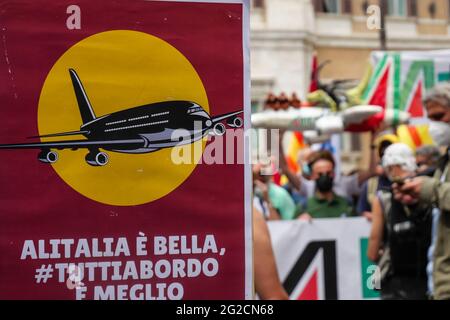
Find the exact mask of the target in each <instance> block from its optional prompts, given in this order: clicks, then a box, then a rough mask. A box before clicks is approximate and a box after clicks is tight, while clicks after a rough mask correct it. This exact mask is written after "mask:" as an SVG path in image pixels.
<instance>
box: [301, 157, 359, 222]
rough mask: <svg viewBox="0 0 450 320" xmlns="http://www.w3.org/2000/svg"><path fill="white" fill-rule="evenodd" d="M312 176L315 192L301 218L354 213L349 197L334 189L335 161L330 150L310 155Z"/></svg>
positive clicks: (339, 215)
mask: <svg viewBox="0 0 450 320" xmlns="http://www.w3.org/2000/svg"><path fill="white" fill-rule="evenodd" d="M308 166H309V167H310V171H311V178H312V179H314V181H315V186H314V193H313V195H312V196H309V197H308V199H307V202H306V205H305V206H304V207H303V208H302V210H301V212H302V215H301V216H300V219H302V220H311V219H313V218H338V217H342V216H350V215H353V209H352V207H351V204H350V202H349V200H348V199H346V198H344V197H342V196H339V195H337V194H336V193H335V192H334V191H333V181H334V177H335V172H334V170H335V162H334V158H333V155H332V154H331V153H330V152H328V151H321V152H317V153H315V154H313V155H312V156H311V157H310V162H309V164H308Z"/></svg>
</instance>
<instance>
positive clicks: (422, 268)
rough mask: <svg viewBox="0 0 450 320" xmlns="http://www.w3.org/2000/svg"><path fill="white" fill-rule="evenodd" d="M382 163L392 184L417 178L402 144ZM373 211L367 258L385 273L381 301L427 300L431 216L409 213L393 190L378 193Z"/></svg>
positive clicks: (390, 150)
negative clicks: (396, 197)
mask: <svg viewBox="0 0 450 320" xmlns="http://www.w3.org/2000/svg"><path fill="white" fill-rule="evenodd" d="M382 163H383V168H384V170H385V171H386V174H387V176H388V178H389V180H391V181H392V182H395V181H397V183H398V184H401V183H403V181H404V180H405V179H407V178H410V177H412V176H414V175H415V172H416V169H417V165H416V160H415V158H414V155H413V152H412V150H411V149H410V148H409V147H408V146H407V145H405V144H402V143H397V144H393V145H391V146H390V147H388V148H387V149H386V151H385V155H384V156H383V160H382ZM372 210H373V224H372V230H371V235H370V240H369V247H368V253H367V255H368V257H369V259H370V260H372V261H375V262H378V264H379V267H380V269H381V279H380V281H381V298H382V299H383V300H426V299H427V274H426V266H427V251H428V248H429V246H430V242H431V240H430V239H431V215H430V214H427V213H426V212H424V211H421V210H414V211H410V210H408V209H407V208H405V206H404V205H403V204H402V203H400V202H399V201H397V200H395V199H394V198H393V195H392V190H391V189H390V188H387V189H385V190H381V191H379V192H378V197H377V198H375V199H374V201H373V208H372Z"/></svg>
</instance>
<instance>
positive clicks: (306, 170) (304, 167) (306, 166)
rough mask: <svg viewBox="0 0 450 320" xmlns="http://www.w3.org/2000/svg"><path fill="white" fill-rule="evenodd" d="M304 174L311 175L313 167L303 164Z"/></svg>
mask: <svg viewBox="0 0 450 320" xmlns="http://www.w3.org/2000/svg"><path fill="white" fill-rule="evenodd" d="M302 172H303V175H304V176H306V177H309V176H311V167H310V166H309V165H308V164H306V163H305V164H303V166H302Z"/></svg>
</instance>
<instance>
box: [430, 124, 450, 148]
mask: <svg viewBox="0 0 450 320" xmlns="http://www.w3.org/2000/svg"><path fill="white" fill-rule="evenodd" d="M429 132H430V135H431V137H432V138H433V141H434V142H435V143H436V144H437V145H438V146H440V147H448V146H450V124H448V123H445V122H440V121H432V122H431V123H430V128H429Z"/></svg>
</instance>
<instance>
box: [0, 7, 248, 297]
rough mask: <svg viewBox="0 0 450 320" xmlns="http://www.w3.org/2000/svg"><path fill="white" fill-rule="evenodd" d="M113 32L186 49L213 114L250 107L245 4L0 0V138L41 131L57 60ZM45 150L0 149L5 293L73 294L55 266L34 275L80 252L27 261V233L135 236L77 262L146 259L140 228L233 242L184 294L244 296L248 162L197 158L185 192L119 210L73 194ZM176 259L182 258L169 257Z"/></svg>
mask: <svg viewBox="0 0 450 320" xmlns="http://www.w3.org/2000/svg"><path fill="white" fill-rule="evenodd" d="M73 4H75V5H78V6H80V8H81V12H82V16H81V21H82V28H81V30H68V29H67V27H66V19H67V17H68V14H67V13H66V9H67V7H68V6H69V5H73ZM115 29H122V30H136V31H141V32H146V33H149V34H151V35H154V36H157V37H159V38H161V39H163V40H165V41H167V42H168V43H170V44H171V45H173V46H174V47H176V48H177V49H178V50H179V51H180V52H182V53H183V55H184V56H186V57H187V58H188V59H189V60H190V61H191V63H192V65H193V66H194V67H195V69H196V70H197V72H198V74H199V75H200V77H201V79H202V81H203V83H204V85H205V88H206V92H207V94H208V100H209V105H210V107H211V111H212V113H213V114H223V113H227V112H231V111H234V110H235V108H236V106H243V105H244V101H243V48H242V6H241V5H238V4H206V3H183V2H179V3H177V2H172V3H169V2H158V1H141V0H134V1H130V0H117V1H91V0H87V1H73V0H70V1H50V0H49V1H33V0H14V1H2V2H1V4H0V48H1V53H0V120H1V125H0V143H14V142H22V141H23V140H24V138H25V137H28V136H31V135H36V134H37V133H38V132H37V108H38V100H39V95H40V92H41V89H42V85H43V83H44V80H45V78H46V76H47V74H48V72H49V71H50V69H51V67H52V66H53V64H54V63H55V62H56V61H57V59H58V58H59V57H60V56H61V55H62V54H63V53H64V52H65V51H66V50H67V49H69V48H70V47H71V46H72V45H74V44H75V43H77V42H79V41H80V40H82V39H84V38H86V37H88V36H91V35H93V34H96V33H99V32H103V31H108V30H115ZM36 156H37V151H36V150H20V151H6V150H1V151H0V298H2V299H5V298H7V299H9V298H11V299H30V298H31V299H74V298H75V292H74V290H69V289H67V287H66V286H65V284H61V283H58V282H57V280H56V271H54V276H53V278H52V279H49V280H48V282H47V283H44V284H43V283H36V280H35V278H34V276H35V271H36V268H38V267H40V266H41V264H44V263H45V264H50V263H51V264H55V263H58V262H78V261H77V259H58V260H46V261H44V260H26V261H22V260H20V254H21V251H22V246H23V242H24V241H25V240H28V239H32V240H35V242H36V243H37V240H39V239H47V240H48V239H65V238H74V239H80V238H88V239H92V238H100V239H101V238H104V237H114V238H118V237H127V239H128V240H129V244H130V249H131V252H132V256H131V257H129V258H123V257H121V258H91V259H80V260H79V261H80V262H81V261H82V262H87V261H102V260H105V261H112V260H114V261H115V260H121V261H126V260H139V259H142V258H143V257H139V259H138V258H136V257H135V255H134V254H133V253H134V241H132V240H133V239H135V238H136V237H137V236H138V232H139V231H143V232H145V234H146V235H147V236H148V238H149V240H150V239H151V238H152V236H154V235H164V236H168V235H191V234H198V235H201V236H204V235H206V234H214V235H215V236H216V240H217V243H218V245H219V247H226V248H227V252H226V254H225V255H224V256H222V257H218V260H219V264H220V269H219V274H218V275H217V276H216V277H213V278H206V277H200V278H194V279H175V280H176V281H177V282H180V283H182V284H183V285H184V288H185V296H184V299H243V298H244V285H245V281H244V280H245V279H244V278H245V272H244V271H245V269H244V267H245V251H244V174H243V172H244V167H243V166H242V165H212V166H208V165H199V166H197V168H196V169H195V171H194V173H193V174H192V175H191V176H190V177H189V178H188V179H187V180H186V181H185V183H183V184H182V185H181V186H180V187H179V188H178V189H176V191H175V192H173V193H171V194H169V195H167V196H166V197H164V198H162V199H160V200H158V201H155V202H153V203H150V204H146V205H142V206H135V207H113V206H108V205H103V204H100V203H97V202H94V201H92V200H90V199H88V198H85V197H83V196H82V195H80V194H79V193H78V192H76V191H74V190H72V189H71V188H70V187H69V186H68V185H66V184H65V183H64V181H63V180H62V179H60V178H59V177H58V175H57V174H56V173H55V172H54V171H53V169H52V167H51V166H48V165H45V164H42V163H40V162H38V161H37V158H36ZM112 187H113V186H112ZM199 200H200V201H199ZM112 213H114V214H112ZM150 251H151V250H150ZM173 258H177V256H171V257H168V259H173ZM216 258H217V256H216ZM68 260H69V261H68ZM156 281H157V280H155V279H152V280H151V281H148V280H147V281H139V280H138V281H128V282H127V281H125V282H124V281H119V282H114V284H115V285H117V284H127V283H128V284H130V285H132V284H134V283H153V282H156ZM159 282H164V281H159ZM166 282H173V280H167V281H166ZM97 284H102V285H103V284H105V283H103V282H101V281H98V282H94V283H88V284H87V285H88V287H89V288H92V287H93V286H94V285H97ZM111 284H113V283H112V282H111Z"/></svg>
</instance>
